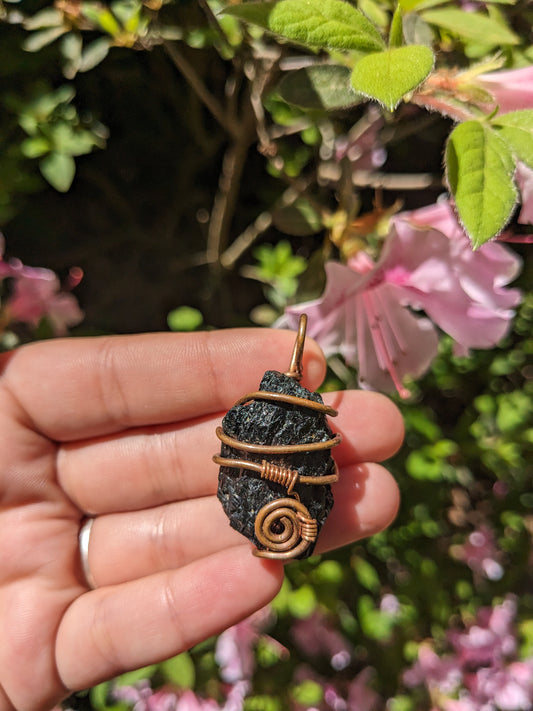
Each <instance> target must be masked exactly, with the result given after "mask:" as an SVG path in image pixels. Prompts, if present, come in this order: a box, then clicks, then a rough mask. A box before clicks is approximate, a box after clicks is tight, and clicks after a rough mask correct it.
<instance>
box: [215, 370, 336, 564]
mask: <svg viewBox="0 0 533 711" xmlns="http://www.w3.org/2000/svg"><path fill="white" fill-rule="evenodd" d="M259 390H264V391H267V392H275V393H286V394H288V395H295V396H297V397H301V398H305V399H306V400H315V401H316V402H320V403H322V398H321V397H320V395H319V394H318V393H312V392H310V391H309V390H307V389H306V388H304V387H302V386H301V385H300V384H299V383H298V382H297V381H296V380H295V379H294V378H291V377H289V376H287V375H283V374H282V373H278V372H276V371H273V370H269V371H267V372H266V373H265V374H264V376H263V380H262V381H261V385H260V387H259ZM222 428H223V430H224V432H225V433H226V434H228V435H230V436H231V437H233V438H235V439H237V440H239V441H241V442H249V443H254V444H265V445H269V444H270V445H280V444H281V445H282V444H302V443H306V444H308V443H310V442H326V441H327V440H330V439H332V437H333V433H332V431H331V429H330V428H329V425H328V423H327V421H326V416H325V415H324V414H323V413H321V412H317V411H315V410H311V409H309V408H306V407H302V406H298V405H292V404H286V403H278V402H271V401H267V400H253V401H251V402H249V403H245V404H243V405H236V406H235V407H232V408H231V410H229V411H228V413H227V414H226V416H225V417H224V419H223V420H222ZM221 455H222V456H223V457H227V458H229V459H246V460H252V461H255V462H258V463H259V464H260V463H261V461H262V460H263V459H268V461H269V462H271V463H273V464H276V465H280V466H284V467H289V468H291V469H296V470H297V471H298V473H299V474H300V475H302V476H322V475H326V474H332V473H333V468H334V462H333V459H332V457H331V450H330V449H324V450H321V451H316V452H303V453H295V454H281V455H280V454H276V455H274V454H269V455H268V456H265V455H261V454H252V453H248V452H245V451H243V450H236V449H233V448H232V447H229V446H227V445H225V444H222V451H221ZM294 491H296V492H297V493H298V495H299V497H300V501H301V502H302V504H304V506H306V507H307V509H308V511H309V513H310V515H311V517H312V518H314V519H316V521H317V522H318V530H319V531H320V529H321V528H322V525H323V524H324V522H325V520H326V518H327V516H328V514H329V512H330V511H331V508H332V506H333V495H332V493H331V487H330V485H329V484H320V485H318V484H302V483H299V484H297V485H296V486H295V488H294ZM285 497H287V490H286V488H285V487H283V486H281V485H280V484H277V483H275V482H272V481H268V480H265V479H261V477H260V475H259V474H257V473H255V472H253V471H249V470H247V469H234V468H231V467H227V466H221V467H220V473H219V477H218V498H219V499H220V501H221V503H222V506H223V508H224V511H225V512H226V514H227V516H228V518H229V520H230V524H231V526H232V527H233V528H234V529H235V530H237V531H239V532H240V533H242V534H243V535H244V536H246V538H248V539H249V540H251V541H252V542H253V543H254V544H255V545H256V546H257V548H259V549H264V546H262V545H261V544H260V542H259V541H258V540H257V538H256V537H255V531H254V523H255V518H256V516H257V513H258V511H259V510H260V509H261V508H262V507H263V506H265V505H266V504H268V503H269V502H270V501H273V500H274V499H281V498H285ZM313 548H314V545H311V546H310V547H309V548H308V549H307V550H306V551H305V553H303V554H302V555H300V556H299V557H300V558H307V557H308V556H309V555H311V554H312V552H313Z"/></svg>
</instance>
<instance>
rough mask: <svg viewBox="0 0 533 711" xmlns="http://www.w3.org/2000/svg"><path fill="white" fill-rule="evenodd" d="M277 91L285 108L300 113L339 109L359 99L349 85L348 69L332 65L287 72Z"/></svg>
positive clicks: (320, 65)
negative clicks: (289, 106) (288, 106)
mask: <svg viewBox="0 0 533 711" xmlns="http://www.w3.org/2000/svg"><path fill="white" fill-rule="evenodd" d="M277 90H278V92H279V94H280V96H281V98H282V99H284V100H285V101H286V102H287V103H288V104H294V105H296V106H300V107H302V108H304V109H322V110H324V109H325V110H328V111H332V110H334V109H343V108H346V107H347V106H353V105H354V104H357V103H359V102H360V101H361V100H362V98H363V97H362V96H361V95H359V94H356V93H355V91H354V90H353V88H352V86H351V84H350V70H349V69H348V67H343V66H339V65H336V64H317V65H314V66H311V67H305V68H304V69H296V70H295V71H293V72H288V73H287V74H286V75H285V77H284V78H283V79H282V80H281V82H280V83H279V85H278V87H277Z"/></svg>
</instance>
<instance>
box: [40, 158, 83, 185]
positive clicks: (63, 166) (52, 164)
mask: <svg viewBox="0 0 533 711" xmlns="http://www.w3.org/2000/svg"><path fill="white" fill-rule="evenodd" d="M39 168H40V170H41V173H42V174H43V176H44V178H45V179H46V180H47V181H48V182H49V183H50V185H51V186H52V187H53V188H55V189H56V190H58V191H59V192H60V193H66V192H67V190H68V189H69V188H70V186H71V185H72V181H73V180H74V175H75V173H76V164H75V163H74V158H72V156H69V155H65V154H64V153H58V152H57V151H52V153H50V154H49V155H47V156H46V158H43V160H42V161H41V162H40V163H39Z"/></svg>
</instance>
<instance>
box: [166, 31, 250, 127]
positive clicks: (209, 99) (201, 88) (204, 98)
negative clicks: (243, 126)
mask: <svg viewBox="0 0 533 711" xmlns="http://www.w3.org/2000/svg"><path fill="white" fill-rule="evenodd" d="M163 47H164V48H165V50H166V52H167V54H168V56H169V57H170V59H171V60H172V61H173V63H174V65H175V66H176V68H177V69H178V71H179V72H180V73H181V74H183V76H184V77H185V79H186V80H187V81H188V83H189V84H190V86H191V88H192V89H193V91H194V92H195V93H196V95H197V96H198V98H199V99H200V101H201V102H202V103H203V104H204V106H205V107H206V108H207V109H208V110H209V111H210V112H211V114H212V115H213V116H214V118H215V119H216V120H217V121H218V122H219V124H220V125H221V126H222V128H224V130H226V131H227V132H228V133H229V134H230V135H231V136H235V135H236V133H237V128H236V127H235V126H234V125H233V123H232V122H231V121H230V120H229V118H228V117H227V116H226V113H225V111H224V108H223V107H222V106H221V104H219V102H218V101H217V100H216V99H215V97H214V96H213V95H212V94H211V93H210V92H209V90H208V88H207V87H206V85H205V84H204V82H203V81H202V80H201V78H200V77H199V76H198V74H197V73H196V71H195V69H194V67H193V66H192V64H191V63H190V62H189V61H188V60H187V59H185V57H184V56H183V54H181V52H180V51H179V50H178V49H177V48H176V46H175V45H174V44H171V43H170V42H168V41H165V42H163Z"/></svg>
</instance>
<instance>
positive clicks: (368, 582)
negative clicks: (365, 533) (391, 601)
mask: <svg viewBox="0 0 533 711" xmlns="http://www.w3.org/2000/svg"><path fill="white" fill-rule="evenodd" d="M352 567H353V569H354V572H355V575H356V576H357V580H358V581H359V582H360V583H361V585H362V586H363V587H365V588H366V589H367V590H370V591H371V592H378V590H379V589H380V587H381V581H380V579H379V575H378V574H377V572H376V569H375V568H374V566H373V565H371V564H370V563H369V562H368V561H367V560H365V559H364V558H359V557H358V558H355V559H354V561H353V562H352Z"/></svg>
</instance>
